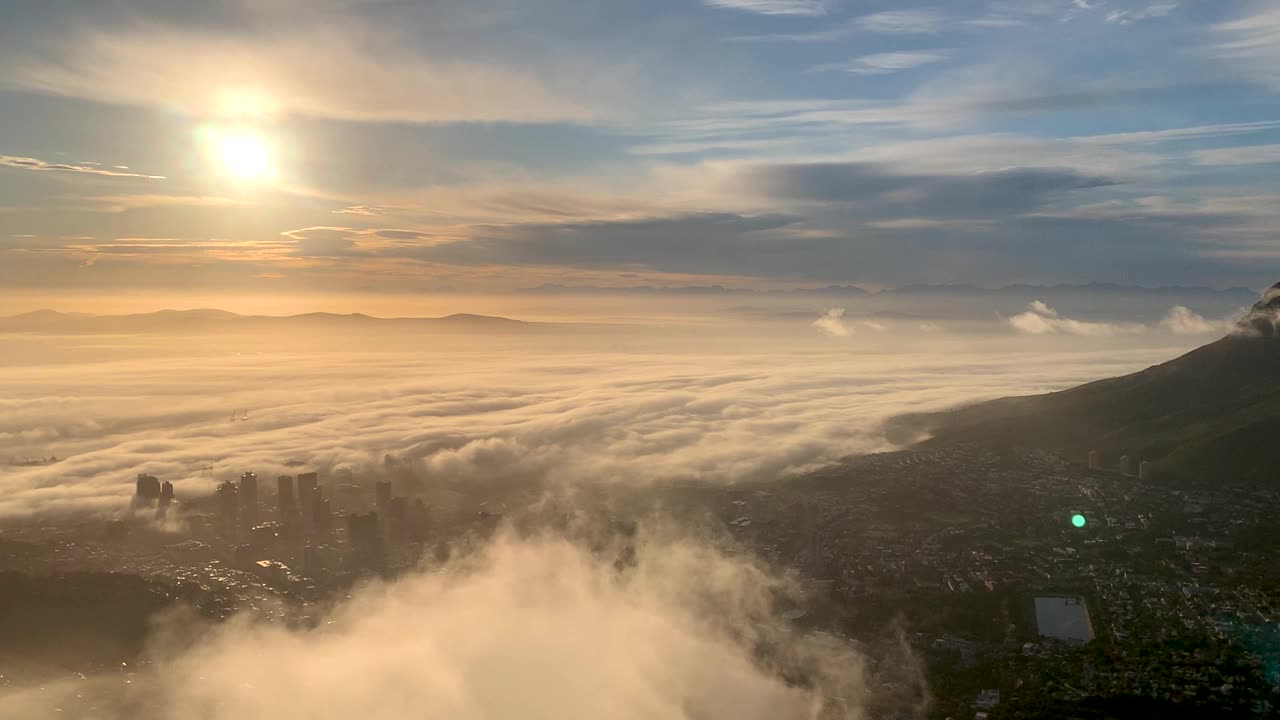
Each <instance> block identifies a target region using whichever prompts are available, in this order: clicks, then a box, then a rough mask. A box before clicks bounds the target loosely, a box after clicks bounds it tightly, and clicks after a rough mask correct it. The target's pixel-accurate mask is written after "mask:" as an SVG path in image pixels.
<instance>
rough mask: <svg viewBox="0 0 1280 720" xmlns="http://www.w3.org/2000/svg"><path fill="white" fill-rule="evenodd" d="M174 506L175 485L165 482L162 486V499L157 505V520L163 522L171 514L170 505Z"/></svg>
mask: <svg viewBox="0 0 1280 720" xmlns="http://www.w3.org/2000/svg"><path fill="white" fill-rule="evenodd" d="M171 504H173V483H171V482H169V481H168V480H165V481H164V482H163V483H161V484H160V498H159V502H158V503H156V519H157V520H163V519H165V517H166V516H167V515H168V514H169V505H171Z"/></svg>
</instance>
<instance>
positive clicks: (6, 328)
mask: <svg viewBox="0 0 1280 720" xmlns="http://www.w3.org/2000/svg"><path fill="white" fill-rule="evenodd" d="M322 324H328V325H347V326H358V327H369V328H373V327H384V328H388V329H391V328H405V329H407V328H410V327H421V328H435V329H451V330H469V329H470V330H495V329H510V330H526V329H533V328H536V327H548V326H550V325H551V324H549V323H538V322H529V321H525V320H515V319H513V318H507V317H500V316H496V315H477V314H472V313H453V314H451V315H444V316H441V317H390V318H383V317H375V316H372V315H365V314H363V313H348V314H338V313H327V312H310V313H299V314H295V315H242V314H240V313H234V312H230V311H228V310H219V309H216V308H193V309H188V310H174V309H164V310H156V311H153V312H146V313H129V314H121V315H110V314H102V315H98V314H89V313H64V312H59V311H57V310H49V309H42V310H33V311H30V312H25V313H19V314H17V315H9V316H0V332H27V333H30V332H147V331H182V330H185V331H191V330H238V329H268V328H275V327H282V326H286V325H305V326H314V325H322Z"/></svg>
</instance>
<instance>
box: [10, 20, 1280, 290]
mask: <svg viewBox="0 0 1280 720" xmlns="http://www.w3.org/2000/svg"><path fill="white" fill-rule="evenodd" d="M0 128H2V129H3V132H0V287H3V288H5V289H6V290H8V291H9V293H10V294H12V295H13V296H17V295H22V296H24V297H26V298H28V299H29V301H30V302H34V303H35V304H37V305H38V304H39V301H40V300H41V299H48V300H50V301H52V300H55V299H57V298H60V297H66V296H67V294H68V293H87V294H90V295H91V294H94V293H98V294H100V295H103V296H106V295H110V294H113V293H125V292H135V293H136V292H152V293H155V294H156V297H158V298H162V299H163V298H167V297H171V298H182V297H185V296H188V295H191V294H193V293H198V294H200V296H201V297H202V298H203V297H213V298H215V302H216V298H217V297H218V296H219V295H223V296H228V297H229V296H231V295H242V294H272V295H276V296H281V297H295V298H296V297H319V296H323V295H326V294H334V293H344V294H353V293H354V294H361V293H363V294H375V295H376V294H387V293H401V294H414V293H439V292H462V293H495V292H505V291H511V290H517V289H521V288H530V287H537V286H540V285H543V284H559V285H570V286H591V287H602V288H616V287H629V286H636V285H658V286H669V287H680V286H689V285H708V284H723V285H726V286H729V287H740V288H794V287H813V286H822V285H827V284H833V283H836V284H840V283H852V284H859V285H864V286H867V287H894V286H899V285H904V284H912V283H956V282H964V283H974V284H979V285H986V286H998V285H1002V284H1007V283H1045V284H1051V283H1085V282H1091V281H1105V282H1117V283H1125V284H1137V285H1147V286H1157V285H1168V284H1186V285H1206V286H1212V287H1230V286H1244V287H1249V288H1255V289H1257V288H1261V287H1265V286H1268V285H1270V284H1271V283H1273V282H1274V281H1275V280H1276V279H1277V276H1280V243H1277V242H1276V236H1275V227H1276V220H1277V217H1276V216H1277V213H1278V212H1280V211H1278V210H1277V208H1280V202H1277V197H1276V195H1277V193H1276V190H1275V188H1276V187H1277V184H1276V182H1275V181H1276V177H1277V173H1276V170H1277V168H1278V167H1280V9H1278V8H1277V7H1276V6H1275V5H1274V3H1270V2H1262V1H1258V2H1254V1H1252V0H1213V1H1212V2H1210V1H1206V0H1181V1H1180V2H1150V1H1149V0H1025V1H1019V2H1009V1H999V0H956V1H955V2H947V3H941V2H939V3H935V4H926V3H919V2H914V1H908V0H901V1H897V2H884V1H876V0H701V1H700V0H655V1H654V2H647V3H634V2H624V1H622V0H603V1H601V2H593V3H581V2H568V1H567V0H540V1H538V2H531V1H529V0H465V1H464V0H441V1H439V2H431V3H416V2H404V1H401V0H308V1H307V2H303V1H302V0H270V1H268V2H248V1H247V0H201V1H200V2H192V1H189V0H180V1H177V0H164V1H163V2H162V1H161V0H119V1H118V2H112V3H101V2H91V1H89V0H49V1H48V2H42V3H30V2H23V1H20V0H17V1H15V0H0ZM32 299H34V300H32ZM157 302H161V301H157Z"/></svg>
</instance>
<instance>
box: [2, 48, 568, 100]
mask: <svg viewBox="0 0 1280 720" xmlns="http://www.w3.org/2000/svg"><path fill="white" fill-rule="evenodd" d="M16 53H17V51H16V50H13V51H10V54H8V55H7V56H5V57H7V59H6V60H5V63H4V66H5V68H6V70H5V72H4V75H7V76H8V80H9V82H8V84H9V85H11V86H14V87H18V88H21V89H25V90H35V91H40V92H47V93H54V94H59V95H69V96H74V97H83V98H90V99H93V100H100V101H105V102H112V103H125V104H137V105H146V106H159V107H164V108H178V109H181V110H183V111H186V112H191V113H195V114H197V115H199V116H203V117H209V116H213V117H220V116H231V117H240V116H251V117H257V116H267V117H274V116H280V115H288V114H298V115H307V116H313V117H323V118H338V119H344V120H357V121H404V122H458V121H473V120H483V121H495V120H502V121H509V122H547V121H563V120H570V121H572V120H584V119H587V118H589V117H590V116H591V115H592V113H591V112H590V111H588V110H587V109H586V108H585V107H584V106H583V105H582V104H581V103H580V102H578V101H576V100H575V99H573V98H570V97H568V96H565V95H562V94H560V93H559V92H557V91H556V90H553V89H551V88H550V87H549V86H548V84H547V83H546V82H544V81H543V80H542V79H541V78H539V77H537V76H536V75H534V74H533V73H532V72H531V71H529V70H528V69H527V68H514V67H503V66H500V65H496V64H493V63H488V62H483V61H478V60H475V61H472V60H463V59H457V58H450V59H447V60H446V59H440V58H433V57H429V56H427V55H424V54H423V53H421V52H419V51H416V50H410V49H407V48H406V47H404V46H403V45H402V44H401V43H400V42H398V39H397V37H396V36H395V35H394V33H391V32H390V31H388V30H386V29H379V28H372V27H369V28H359V27H351V28H346V29H337V28H336V27H335V28H323V29H317V28H314V27H311V28H310V29H308V28H306V27H298V28H296V29H290V30H283V29H281V30H269V31H264V34H263V35H253V34H231V33H221V32H218V31H216V30H193V29H188V28H184V27H180V26H167V25H152V26H150V27H136V26H135V27H134V29H130V30H112V29H95V30H84V31H79V32H75V33H71V34H69V35H67V36H64V37H62V38H60V39H59V40H58V41H57V42H56V43H54V46H53V47H52V48H51V49H50V50H48V51H46V52H44V53H43V54H30V55H21V54H16ZM175 58H182V61H181V62H175V61H174V59H175ZM159 67H163V68H166V70H165V72H156V71H155V69H156V68H159ZM569 75H572V73H566V75H565V76H563V77H564V79H565V80H566V81H567V82H571V81H570V80H569V77H568V76H569Z"/></svg>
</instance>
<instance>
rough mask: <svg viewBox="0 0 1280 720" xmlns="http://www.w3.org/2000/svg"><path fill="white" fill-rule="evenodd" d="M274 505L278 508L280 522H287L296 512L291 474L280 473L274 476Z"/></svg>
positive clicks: (296, 505) (296, 506)
mask: <svg viewBox="0 0 1280 720" xmlns="http://www.w3.org/2000/svg"><path fill="white" fill-rule="evenodd" d="M276 506H277V507H278V508H279V511H280V522H282V523H288V522H289V521H290V520H292V519H293V516H294V515H296V514H297V512H298V504H297V501H296V500H294V495H293V476H292V475H281V476H280V477H277V478H276Z"/></svg>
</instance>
